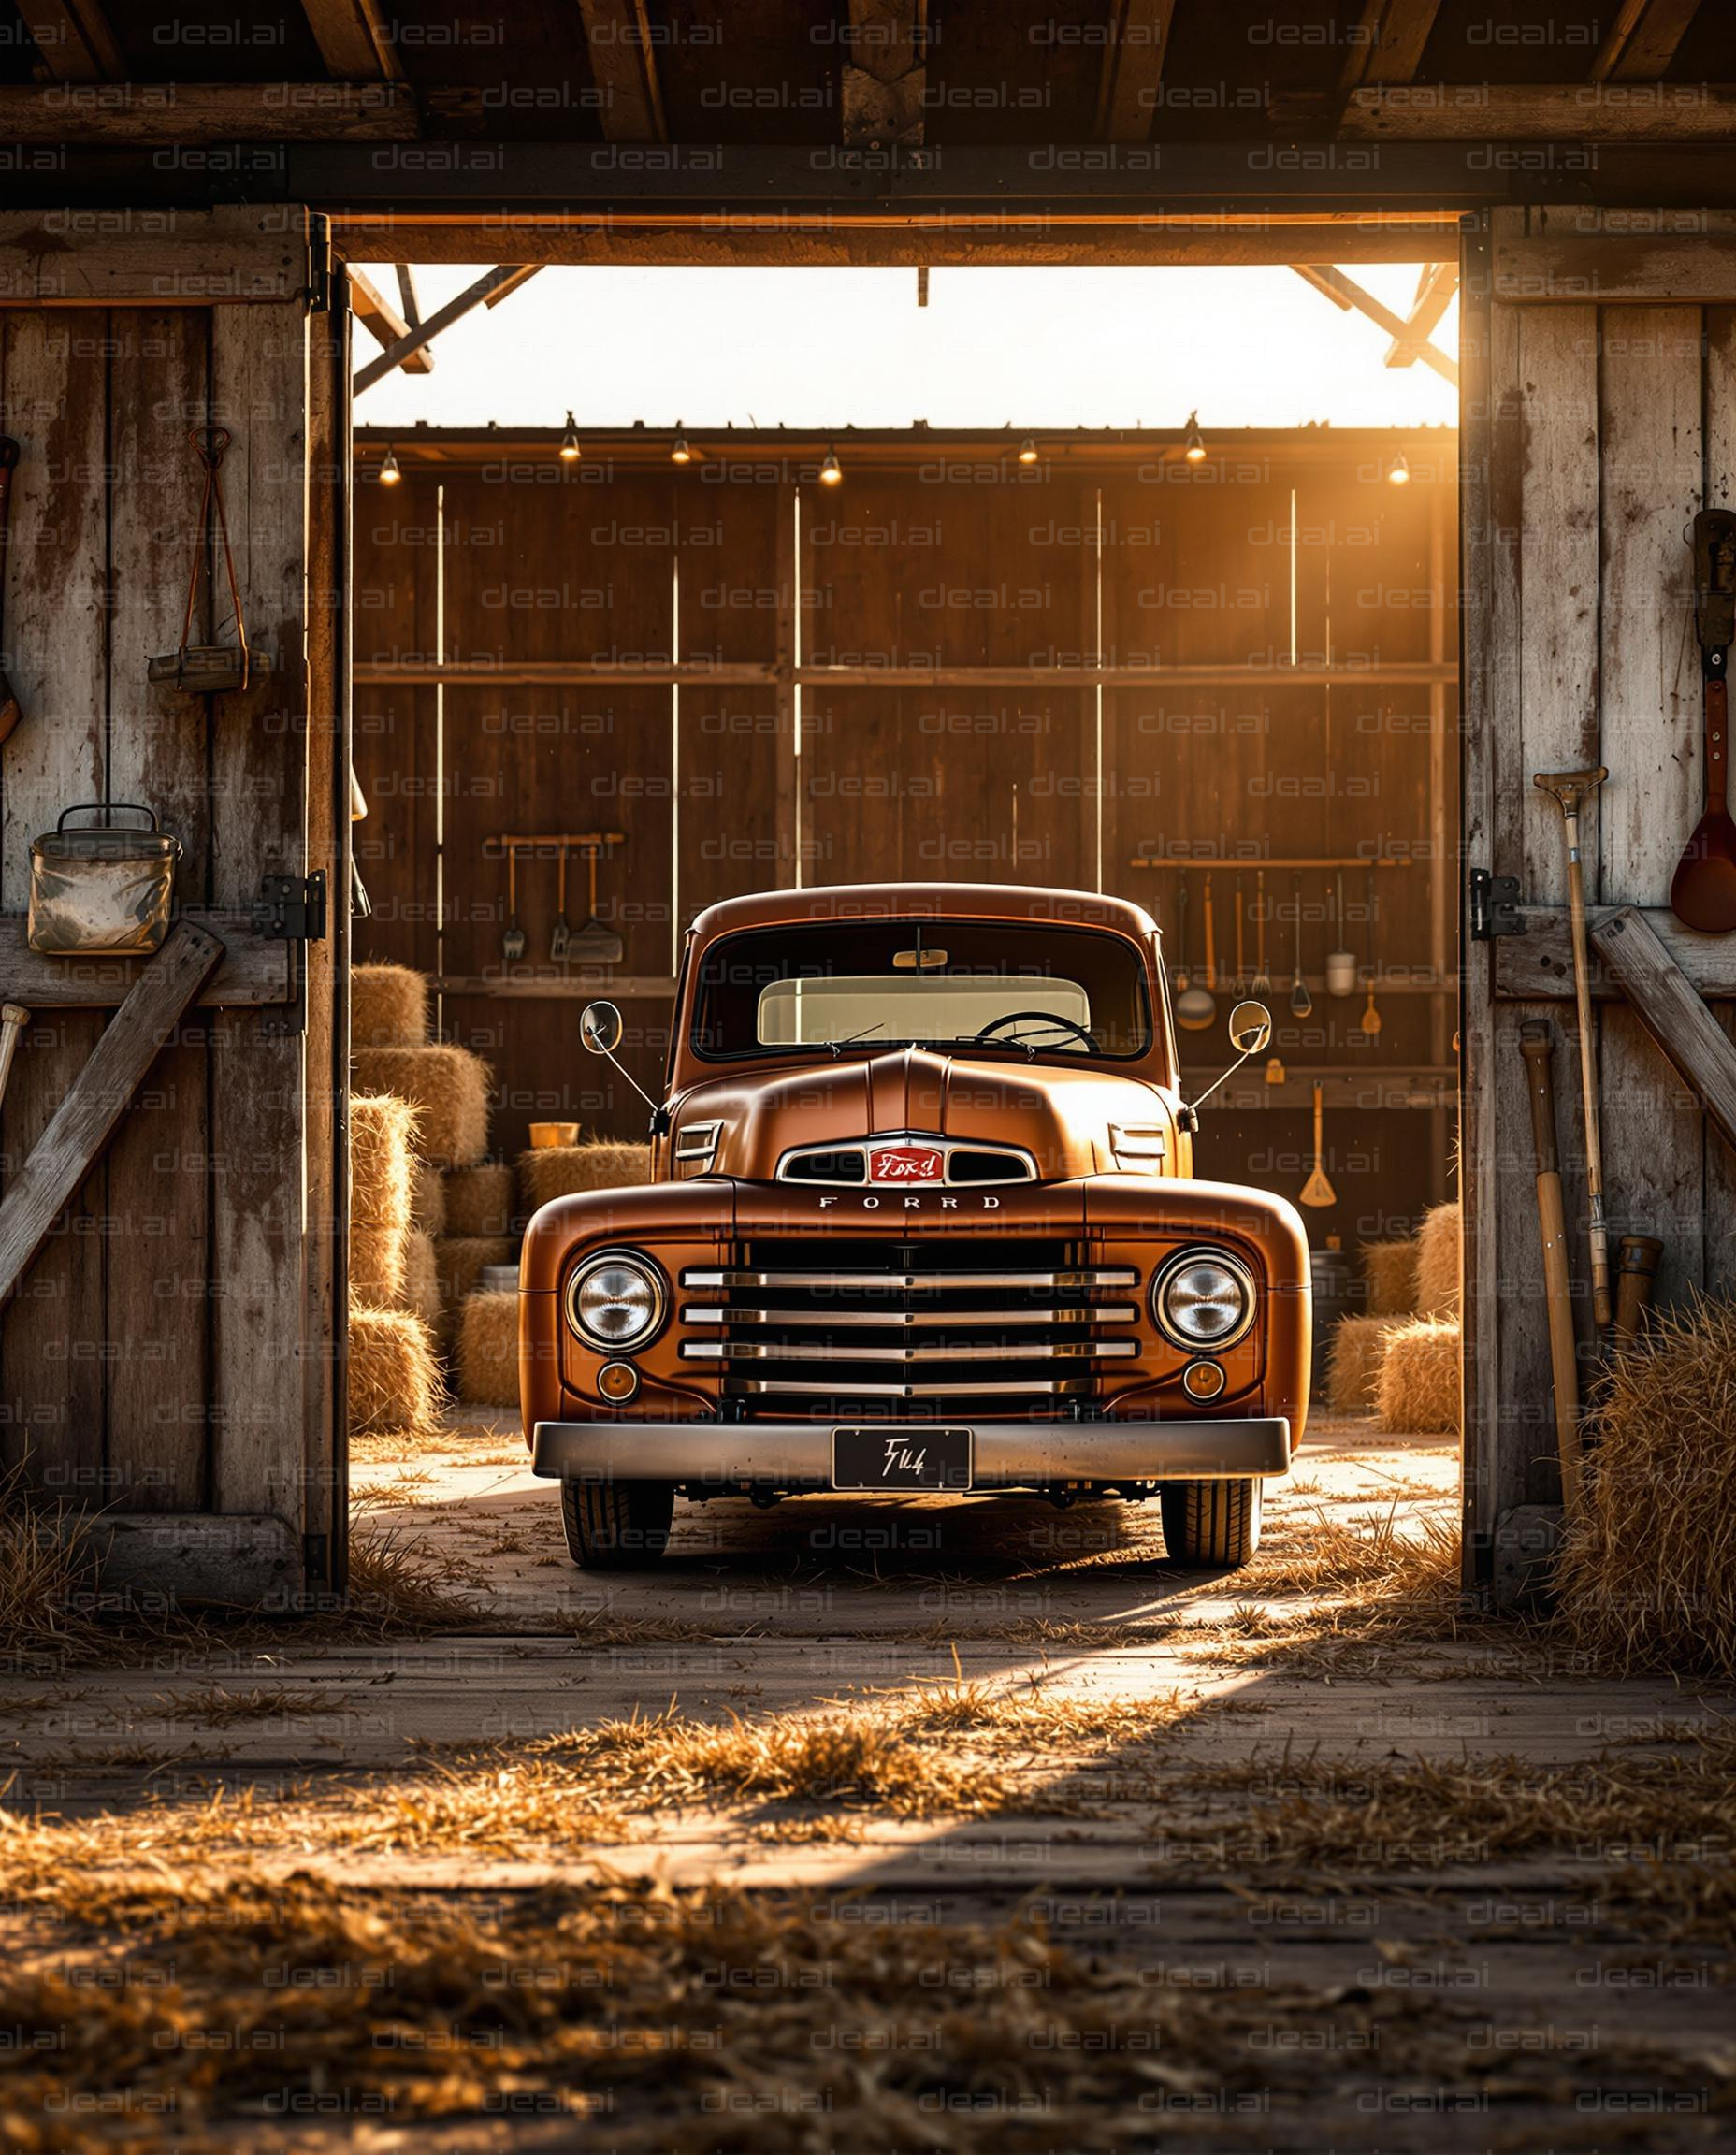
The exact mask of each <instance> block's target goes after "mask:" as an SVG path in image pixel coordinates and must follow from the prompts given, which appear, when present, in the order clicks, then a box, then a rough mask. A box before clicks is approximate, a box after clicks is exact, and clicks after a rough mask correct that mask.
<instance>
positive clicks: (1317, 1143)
mask: <svg viewBox="0 0 1736 2155" xmlns="http://www.w3.org/2000/svg"><path fill="white" fill-rule="evenodd" d="M1323 1098H1324V1087H1323V1086H1321V1085H1319V1084H1316V1085H1315V1087H1314V1164H1315V1166H1316V1167H1318V1166H1319V1165H1320V1148H1321V1132H1322V1123H1321V1102H1322V1100H1323Z"/></svg>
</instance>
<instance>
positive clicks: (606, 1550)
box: [560, 1482, 675, 1571]
mask: <svg viewBox="0 0 1736 2155" xmlns="http://www.w3.org/2000/svg"><path fill="white" fill-rule="evenodd" d="M674 1515H675V1485H674V1483H673V1482H562V1483H561V1485H560V1523H561V1525H562V1526H564V1527H565V1528H566V1530H567V1553H568V1555H570V1556H571V1558H572V1561H573V1562H574V1563H575V1564H577V1565H578V1566H579V1567H580V1568H581V1569H584V1570H586V1571H638V1570H641V1569H644V1568H645V1567H646V1566H647V1565H652V1564H655V1563H656V1562H657V1561H658V1557H660V1556H661V1555H662V1554H663V1551H664V1548H665V1547H666V1546H667V1544H668V1541H669V1526H670V1521H671V1520H672V1519H673V1517H674Z"/></svg>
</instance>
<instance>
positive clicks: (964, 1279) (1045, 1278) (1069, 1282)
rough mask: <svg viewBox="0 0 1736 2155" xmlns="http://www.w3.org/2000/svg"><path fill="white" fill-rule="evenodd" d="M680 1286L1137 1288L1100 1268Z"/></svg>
mask: <svg viewBox="0 0 1736 2155" xmlns="http://www.w3.org/2000/svg"><path fill="white" fill-rule="evenodd" d="M681 1284H682V1285H683V1286H684V1287H695V1288H704V1287H713V1288H718V1289H722V1290H725V1291H727V1290H728V1289H730V1288H731V1287H807V1288H823V1289H826V1290H827V1291H828V1292H831V1291H833V1290H836V1289H839V1288H843V1289H847V1290H848V1291H850V1292H852V1293H856V1294H863V1293H868V1294H874V1293H885V1292H887V1291H889V1290H890V1291H893V1292H896V1293H900V1294H909V1293H927V1292H930V1291H935V1292H940V1293H946V1294H959V1293H962V1292H968V1291H969V1290H970V1289H971V1288H973V1287H992V1288H995V1289H997V1290H1004V1289H1018V1288H1030V1289H1032V1290H1033V1291H1040V1290H1053V1289H1061V1290H1063V1291H1067V1292H1080V1291H1083V1290H1085V1289H1088V1288H1092V1287H1136V1286H1137V1285H1138V1284H1139V1275H1138V1273H1137V1272H1136V1271H1135V1270H1134V1268H1133V1266H1131V1265H1100V1266H1089V1267H1084V1268H1081V1269H1079V1270H1077V1271H1064V1272H865V1271H864V1272H857V1271H850V1272H842V1271H840V1272H784V1271H779V1272H751V1271H742V1270H740V1269H738V1268H736V1267H734V1266H729V1267H725V1268H722V1269H718V1270H713V1269H711V1268H710V1267H696V1266H688V1267H687V1269H686V1270H684V1271H683V1273H682V1275H681Z"/></svg>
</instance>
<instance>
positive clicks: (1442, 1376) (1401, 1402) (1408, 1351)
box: [1375, 1317, 1463, 1436]
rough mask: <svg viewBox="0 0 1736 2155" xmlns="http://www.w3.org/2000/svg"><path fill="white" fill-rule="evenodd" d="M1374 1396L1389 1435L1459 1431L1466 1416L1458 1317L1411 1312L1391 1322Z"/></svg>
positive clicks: (1425, 1434) (1434, 1433)
mask: <svg viewBox="0 0 1736 2155" xmlns="http://www.w3.org/2000/svg"><path fill="white" fill-rule="evenodd" d="M1375 1401H1376V1405H1377V1407H1378V1409H1379V1411H1380V1416H1381V1427H1382V1429H1384V1430H1386V1431H1387V1432H1388V1433H1389V1434H1390V1435H1394V1436H1408V1435H1411V1434H1413V1433H1414V1434H1417V1435H1422V1436H1438V1435H1443V1434H1451V1433H1456V1432H1457V1430H1458V1428H1459V1425H1460V1423H1461V1421H1462V1420H1463V1408H1462V1405H1461V1396H1460V1383H1459V1327H1458V1320H1457V1319H1456V1318H1430V1317H1413V1318H1411V1320H1410V1322H1409V1323H1396V1324H1390V1325H1388V1327H1387V1331H1386V1345H1385V1350H1384V1352H1382V1356H1381V1374H1380V1379H1379V1381H1378V1383H1377V1385H1376V1389H1375Z"/></svg>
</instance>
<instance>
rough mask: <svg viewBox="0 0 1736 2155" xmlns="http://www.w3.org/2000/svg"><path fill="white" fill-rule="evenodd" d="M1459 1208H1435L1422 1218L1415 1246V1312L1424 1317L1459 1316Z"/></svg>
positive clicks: (1436, 1206)
mask: <svg viewBox="0 0 1736 2155" xmlns="http://www.w3.org/2000/svg"><path fill="white" fill-rule="evenodd" d="M1459 1237H1460V1228H1459V1208H1458V1207H1457V1206H1456V1205H1435V1206H1431V1207H1430V1208H1429V1210H1428V1211H1426V1212H1425V1214H1424V1215H1423V1226H1422V1232H1421V1233H1420V1234H1419V1235H1418V1237H1417V1244H1416V1308H1417V1309H1418V1311H1419V1313H1420V1314H1421V1315H1423V1316H1425V1317H1456V1316H1457V1315H1458V1313H1459Z"/></svg>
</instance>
